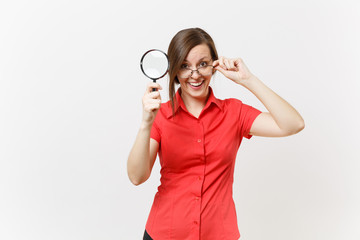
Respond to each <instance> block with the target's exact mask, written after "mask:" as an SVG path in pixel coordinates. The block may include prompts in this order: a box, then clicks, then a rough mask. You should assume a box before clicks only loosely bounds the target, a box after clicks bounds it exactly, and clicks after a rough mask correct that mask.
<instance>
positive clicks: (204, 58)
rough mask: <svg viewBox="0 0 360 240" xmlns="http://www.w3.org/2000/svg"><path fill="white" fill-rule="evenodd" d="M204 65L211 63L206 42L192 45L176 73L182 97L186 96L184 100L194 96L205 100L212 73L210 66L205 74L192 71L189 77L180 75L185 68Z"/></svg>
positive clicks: (195, 67) (192, 68)
mask: <svg viewBox="0 0 360 240" xmlns="http://www.w3.org/2000/svg"><path fill="white" fill-rule="evenodd" d="M206 65H212V59H211V54H210V49H209V47H208V46H207V45H206V44H201V45H197V46H195V47H193V48H192V49H191V50H190V52H189V54H188V55H187V56H186V58H185V60H184V62H183V63H182V65H181V68H180V71H179V72H178V74H177V78H178V79H179V82H180V86H181V96H182V98H183V99H184V98H186V100H190V99H192V98H195V99H197V100H206V98H207V97H208V94H209V84H210V80H211V77H212V73H213V72H212V68H211V67H210V68H209V71H210V74H209V75H208V74H205V75H206V76H204V75H202V74H199V72H198V71H193V73H192V75H191V76H190V77H187V78H186V77H181V72H182V71H183V70H184V69H186V68H187V69H191V70H195V69H198V68H199V67H204V66H206ZM188 72H189V71H188Z"/></svg>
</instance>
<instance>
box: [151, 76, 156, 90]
mask: <svg viewBox="0 0 360 240" xmlns="http://www.w3.org/2000/svg"><path fill="white" fill-rule="evenodd" d="M153 82H154V83H156V80H155V79H154V80H153ZM152 91H153V92H155V91H156V88H153V89H152Z"/></svg>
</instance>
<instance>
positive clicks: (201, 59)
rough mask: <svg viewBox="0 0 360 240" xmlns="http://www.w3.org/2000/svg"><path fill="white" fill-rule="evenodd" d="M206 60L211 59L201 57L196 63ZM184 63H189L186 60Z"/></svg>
mask: <svg viewBox="0 0 360 240" xmlns="http://www.w3.org/2000/svg"><path fill="white" fill-rule="evenodd" d="M205 59H206V60H207V61H210V59H211V57H202V58H200V59H199V60H198V61H197V63H199V62H201V61H203V60H205ZM184 63H190V62H189V61H188V60H187V59H185V60H184Z"/></svg>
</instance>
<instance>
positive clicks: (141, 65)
mask: <svg viewBox="0 0 360 240" xmlns="http://www.w3.org/2000/svg"><path fill="white" fill-rule="evenodd" d="M153 51H159V52H161V53H162V54H164V55H165V57H166V60H167V62H168V66H167V69H166V71H165V73H164V74H163V75H161V76H160V77H157V78H153V77H150V76H149V75H147V74H146V73H145V71H144V68H143V60H144V57H145V56H146V54H148V53H149V52H153ZM169 67H170V62H169V57H168V55H167V54H166V53H165V52H163V51H161V50H159V49H150V50H149V51H147V52H146V53H144V55H143V56H142V57H141V60H140V68H141V71H142V72H143V73H144V75H145V76H147V77H148V78H150V79H151V80H153V82H155V81H156V80H158V79H160V78H162V77H164V76H165V75H166V74H167V73H168V71H169Z"/></svg>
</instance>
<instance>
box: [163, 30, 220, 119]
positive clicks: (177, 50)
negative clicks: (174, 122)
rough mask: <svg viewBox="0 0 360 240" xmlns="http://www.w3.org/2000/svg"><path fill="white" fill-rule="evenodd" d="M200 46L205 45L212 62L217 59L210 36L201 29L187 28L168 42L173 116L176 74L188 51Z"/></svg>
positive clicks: (177, 81)
mask: <svg viewBox="0 0 360 240" xmlns="http://www.w3.org/2000/svg"><path fill="white" fill-rule="evenodd" d="M201 44H206V45H207V46H208V47H209V49H210V54H211V58H212V60H213V61H215V60H217V59H218V54H217V51H216V48H215V44H214V41H213V40H212V38H211V37H210V35H209V34H208V33H207V32H205V31H204V30H202V29H201V28H188V29H184V30H181V31H180V32H178V33H177V34H176V35H175V36H174V37H173V39H172V40H171V42H170V45H169V49H168V57H169V62H170V68H169V99H170V102H171V107H172V111H173V115H174V114H175V112H174V111H175V110H174V109H175V104H178V103H177V102H176V99H174V96H175V85H176V84H179V83H180V82H179V79H178V78H177V74H178V72H179V69H180V67H181V65H182V63H183V61H184V60H185V58H186V56H187V55H188V53H189V52H190V50H191V49H192V48H193V47H195V46H197V45H201Z"/></svg>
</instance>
